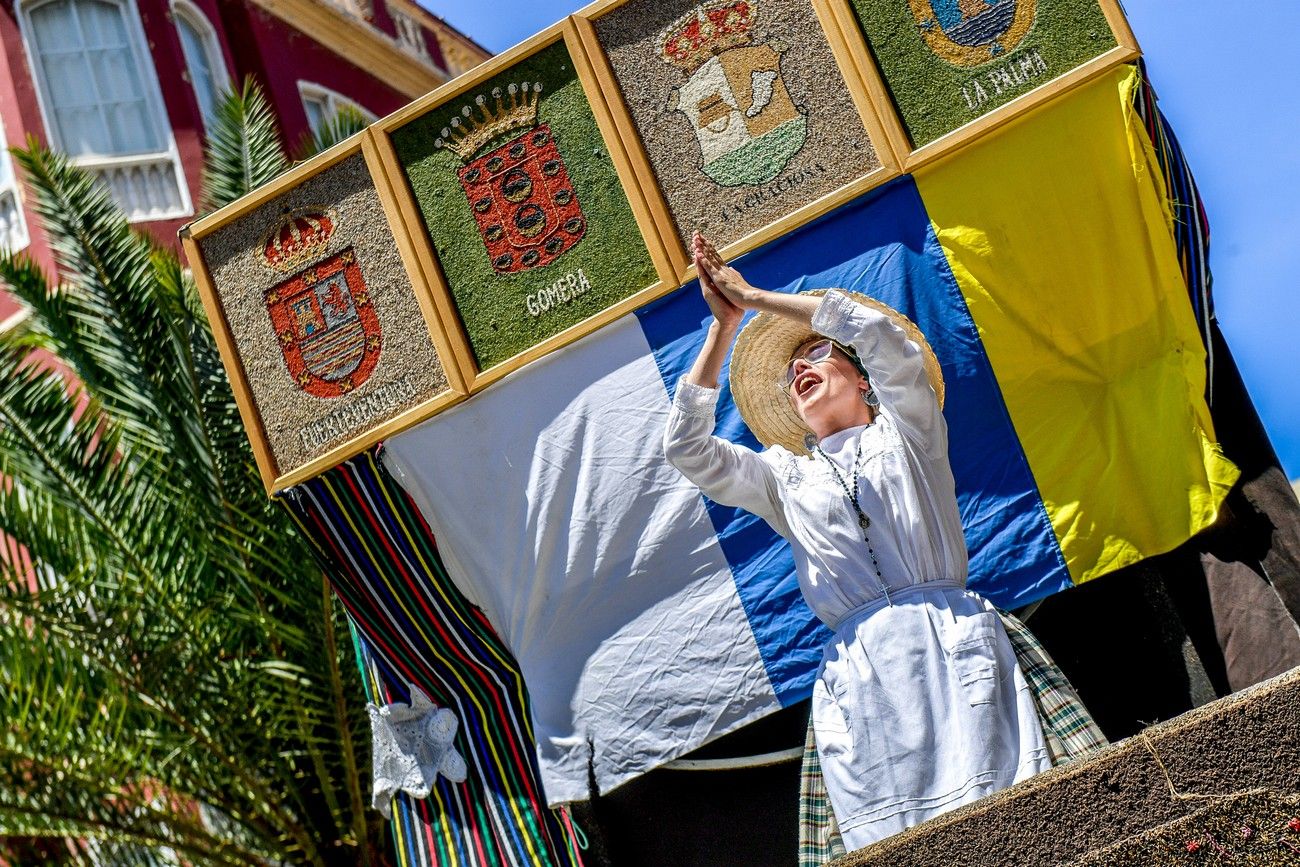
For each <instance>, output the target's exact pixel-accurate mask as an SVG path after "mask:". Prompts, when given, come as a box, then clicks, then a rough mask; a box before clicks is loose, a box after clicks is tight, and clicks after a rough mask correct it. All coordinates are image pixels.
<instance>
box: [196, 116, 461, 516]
mask: <svg viewBox="0 0 1300 867" xmlns="http://www.w3.org/2000/svg"><path fill="white" fill-rule="evenodd" d="M372 139H373V133H371V131H370V130H366V131H364V132H361V133H359V134H357V135H354V136H352V137H351V138H349V139H347V140H345V141H342V142H340V143H339V144H337V145H335V146H334V147H332V148H330V149H329V150H326V151H324V152H322V153H321V154H318V155H317V156H316V157H314V158H312V159H311V160H308V161H307V162H305V163H303V164H302V165H299V166H296V167H294V168H293V169H291V170H290V171H287V172H285V173H284V174H283V175H281V176H279V177H278V178H276V179H275V180H274V181H272V182H270V183H269V184H267V185H266V186H264V187H262V188H260V189H258V190H256V191H255V192H252V193H250V194H248V195H246V196H244V197H243V198H241V199H239V200H238V201H236V202H233V203H231V204H229V205H227V206H226V207H224V208H222V209H220V210H219V211H216V212H214V213H212V214H209V215H208V216H206V217H203V218H202V219H200V220H196V221H195V222H193V223H190V224H188V225H186V226H184V227H183V228H182V229H181V230H180V241H181V246H182V248H183V249H184V251H185V256H186V258H187V259H188V260H189V264H190V267H191V270H192V271H193V273H194V280H195V283H196V284H197V285H198V289H199V295H200V296H201V297H202V299H203V308H204V310H205V311H206V312H207V315H208V320H209V322H211V324H212V331H213V335H214V337H215V338H216V342H217V348H218V350H219V351H220V353H221V360H222V362H223V364H224V365H225V368H226V372H227V374H229V377H230V385H231V388H232V390H233V391H234V395H235V403H236V405H237V406H238V407H239V415H240V418H241V419H242V420H243V422H244V427H245V428H246V429H247V431H248V438H249V441H250V442H251V444H252V447H253V456H254V458H255V459H256V461H257V468H258V471H259V473H260V474H261V476H262V483H263V484H264V485H265V486H266V491H267V493H268V494H271V495H274V494H275V493H276V492H277V491H281V490H284V489H285V488H287V487H290V486H291V485H295V484H298V483H299V482H302V481H305V480H307V479H310V478H313V477H314V476H317V475H319V474H320V473H322V472H324V471H325V470H327V469H329V468H331V467H333V466H336V465H337V464H339V463H342V462H343V461H345V460H347V459H348V458H351V457H353V456H354V455H357V454H359V453H361V452H362V451H365V450H366V449H367V448H369V447H371V446H373V445H375V444H377V443H378V442H380V441H381V440H383V439H384V438H386V437H388V436H391V435H392V434H394V433H397V432H398V431H401V430H405V429H406V428H408V427H410V426H411V425H413V424H415V423H417V422H419V421H422V420H423V419H425V418H428V417H429V416H431V415H434V414H436V413H438V412H440V411H442V410H443V409H446V408H447V407H449V406H452V405H454V404H456V403H459V402H460V401H462V400H464V399H465V397H466V395H467V394H468V389H467V388H466V382H465V377H464V374H463V373H462V371H461V369H460V368H459V366H458V365H457V361H456V357H455V354H454V351H453V347H452V344H451V342H450V341H449V340H448V339H447V335H446V329H445V328H444V327H443V325H442V321H441V319H440V317H439V314H438V311H437V309H436V308H435V306H434V304H433V301H432V299H430V298H429V297H428V295H427V293H424V292H421V291H420V283H421V281H422V279H423V275H422V274H421V273H420V272H419V271H416V270H412V269H410V267H409V265H408V266H407V270H408V275H409V276H410V278H411V284H412V287H413V289H414V294H415V297H416V300H417V302H418V303H419V305H420V311H421V313H422V314H423V316H424V320H425V324H426V326H427V328H428V331H429V337H430V339H431V340H432V343H433V347H434V350H435V352H436V353H437V355H438V357H439V359H440V360H441V361H442V364H443V370H444V372H445V374H446V377H447V384H448V391H446V392H444V393H442V394H439V395H436V396H434V397H433V398H430V399H428V400H425V401H423V402H421V403H419V404H417V405H416V406H413V407H410V408H408V409H406V410H405V411H403V412H401V413H400V414H398V415H396V416H394V417H392V418H390V419H388V420H386V421H384V422H381V423H379V424H377V425H375V426H373V427H369V428H363V429H362V431H361V432H360V433H359V434H356V435H354V436H351V437H349V438H348V439H346V440H344V441H343V442H341V443H340V444H338V445H337V446H334V447H333V448H331V449H329V450H328V451H327V452H325V453H324V454H323V455H321V456H319V457H317V458H314V459H312V460H310V461H308V462H306V463H304V464H302V465H301V466H297V467H291V468H288V469H287V470H286V469H285V468H282V467H280V466H279V465H278V463H277V461H276V458H275V455H274V454H273V452H272V450H271V446H270V441H269V439H268V436H267V432H266V427H265V425H264V424H263V422H262V417H261V415H260V413H259V412H258V408H257V405H256V402H255V400H254V397H253V393H252V389H251V386H250V384H249V380H248V374H247V372H246V370H245V368H244V364H243V362H242V361H241V359H240V356H239V352H238V348H237V346H236V344H235V339H234V334H233V331H232V330H231V327H230V323H229V321H228V320H227V318H226V314H225V310H224V308H223V306H222V303H221V299H220V296H219V295H218V294H217V290H216V287H215V285H214V284H213V282H212V275H211V273H210V271H209V269H208V265H207V263H206V261H205V260H204V257H203V252H202V250H201V248H200V246H199V242H200V241H201V240H202V239H203V238H204V237H206V236H208V235H210V234H212V233H213V232H215V231H217V230H219V229H221V228H222V227H224V226H226V225H229V224H230V223H232V222H233V221H235V220H237V219H239V218H240V217H243V216H244V215H246V214H248V213H250V212H252V211H253V210H255V209H257V208H259V207H261V206H262V205H264V204H266V203H267V202H268V201H270V200H272V199H275V198H277V197H278V196H280V195H283V194H285V193H287V192H289V191H290V190H292V189H294V188H295V187H297V186H299V185H300V184H302V183H303V182H305V181H307V180H308V179H310V178H313V177H315V176H316V175H318V174H319V173H321V172H323V171H324V170H326V169H328V168H330V167H331V166H334V165H336V164H337V163H340V162H342V161H343V160H345V159H347V158H348V157H351V156H354V155H355V154H357V153H362V154H364V158H365V162H366V167H367V169H368V170H369V172H370V177H371V179H372V180H373V181H374V184H375V190H376V192H377V194H378V197H379V200H380V203H381V204H382V205H383V209H384V214H385V217H386V218H387V220H388V223H389V225H390V227H391V228H392V229H393V234H394V237H395V238H396V239H397V242H398V245H399V247H400V246H402V245H403V244H404V240H405V239H404V237H403V235H404V232H403V227H402V224H401V223H400V222H398V221H397V220H396V219H395V215H396V214H397V212H398V209H397V205H396V203H395V202H394V201H393V194H392V189H391V186H390V184H389V181H388V178H387V176H386V175H385V174H384V172H383V171H382V168H381V166H380V163H379V159H378V155H377V153H376V151H375V147H374V144H373V142H372ZM402 260H403V264H404V265H406V264H407V262H408V259H407V257H406V256H405V255H403V257H402Z"/></svg>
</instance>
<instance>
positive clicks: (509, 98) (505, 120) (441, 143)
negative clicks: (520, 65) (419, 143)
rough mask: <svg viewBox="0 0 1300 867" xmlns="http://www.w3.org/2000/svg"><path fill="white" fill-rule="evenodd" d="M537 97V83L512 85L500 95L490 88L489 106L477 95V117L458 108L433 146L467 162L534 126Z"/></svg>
mask: <svg viewBox="0 0 1300 867" xmlns="http://www.w3.org/2000/svg"><path fill="white" fill-rule="evenodd" d="M541 93H542V83H541V82H540V81H534V82H531V83H529V82H527V81H524V82H521V83H519V84H513V83H512V84H509V85H507V86H506V89H505V91H504V92H502V90H501V88H499V87H494V88H492V98H491V103H490V104H489V101H488V97H487V96H486V95H485V94H482V93H480V94H479V95H478V96H476V97H474V105H476V106H478V110H479V113H478V115H475V113H474V111H473V109H471V108H470V107H469V106H468V105H466V106H462V107H461V110H460V114H459V115H456V116H454V117H453V118H452V119H451V122H450V123H449V124H448V125H447V126H444V127H443V128H442V135H441V136H440V137H439V138H437V139H435V140H434V142H433V144H434V146H435V147H440V148H445V149H447V150H449V151H451V152H452V153H454V154H456V156H458V157H460V159H461V161H462V162H469V161H470V160H471V159H473V158H474V154H476V153H478V152H479V151H480V150H482V149H483V146H484V145H486V144H487V143H488V142H490V141H492V140H493V139H495V138H498V137H500V136H504V135H506V134H508V133H512V132H514V131H515V130H517V129H530V128H532V127H533V126H536V125H537V100H538V97H540V96H541Z"/></svg>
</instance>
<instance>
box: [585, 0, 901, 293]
mask: <svg viewBox="0 0 1300 867" xmlns="http://www.w3.org/2000/svg"><path fill="white" fill-rule="evenodd" d="M628 2H631V0H596V2H594V3H592V4H590V5H589V6H585V7H583V8H582V9H580V10H578V11H577V12H575V13H574V14H573V15H572V16H571V17H572V20H573V22H574V26H575V27H576V29H577V31H578V34H579V36H580V38H581V39H582V41H583V44H584V46H585V49H586V52H587V55H588V57H589V59H590V62H591V64H592V67H593V68H594V72H595V77H596V81H597V82H598V83H599V85H600V87H601V90H602V91H603V92H604V94H605V99H606V102H607V104H608V106H609V113H610V117H611V120H612V122H613V124H614V126H615V127H616V129H617V130H618V136H619V137H620V138H621V139H622V141H623V145H624V147H626V148H627V149H628V151H629V152H630V153H631V158H632V160H633V162H634V163H636V164H637V165H639V166H640V168H641V172H640V176H641V177H642V178H644V182H643V185H642V192H643V193H644V195H645V196H646V197H647V198H648V199H649V200H650V202H651V203H652V211H653V212H654V214H655V215H656V217H657V219H658V226H659V231H660V233H661V236H662V238H663V243H664V245H665V247H666V248H667V250H668V255H669V256H670V257H671V258H672V262H673V265H674V268H675V270H676V276H677V279H678V280H679V281H680V282H682V283H686V282H689V281H690V280H693V279H695V276H696V275H695V266H694V265H693V264H691V262H690V257H689V256H688V255H687V252H686V249H685V248H684V247H683V246H682V242H681V240H680V238H679V236H678V233H677V224H676V222H675V221H674V219H673V217H672V214H671V212H670V211H669V209H668V203H667V197H666V196H665V195H664V193H663V191H662V190H660V189H659V186H658V184H657V183H656V180H655V178H656V175H655V174H654V172H653V170H652V169H651V168H650V159H649V156H648V154H647V153H646V151H645V146H644V145H643V144H642V142H641V136H640V134H639V133H638V132H637V129H636V124H635V122H634V121H633V118H632V114H631V112H630V111H629V109H628V107H627V103H626V102H625V101H624V99H623V94H622V91H621V89H620V88H619V86H618V83H617V80H616V79H615V76H614V69H613V67H612V66H611V64H610V62H609V58H608V57H606V56H605V52H604V49H602V48H601V46H600V43H599V40H598V39H597V36H596V30H595V27H594V25H593V23H592V22H593V21H595V20H597V19H599V18H601V17H602V16H603V15H605V14H606V13H608V12H611V11H613V10H614V9H617V8H619V7H621V6H623V5H625V4H626V3H628ZM813 11H814V13H815V14H816V16H817V19H818V21H819V23H820V24H821V26H822V29H823V30H824V31H825V32H826V37H827V42H829V43H830V47H831V52H832V54H833V55H834V56H835V62H836V63H837V65H838V66H839V68H840V73H841V74H842V75H843V77H844V83H845V85H846V87H847V88H848V91H849V95H850V97H851V98H852V100H853V105H854V108H856V109H857V112H858V117H859V119H860V120H861V121H862V125H863V127H864V129H865V132H866V133H867V135H868V137H869V138H870V140H871V144H872V147H873V148H874V149H875V151H876V156H877V158H878V159H879V160H880V167H879V168H877V169H874V170H873V171H871V172H869V173H867V174H865V175H863V176H861V177H859V178H857V179H855V180H853V181H850V182H849V183H847V184H845V185H844V186H842V187H839V188H838V189H835V190H832V191H831V192H829V193H826V194H825V195H823V196H821V197H820V198H818V199H815V200H813V201H811V202H809V203H808V204H806V205H803V206H801V207H800V208H798V209H796V210H794V211H792V212H791V213H789V214H786V215H785V216H784V217H781V218H780V219H778V220H776V221H775V222H772V223H769V224H768V225H766V226H764V227H762V228H761V229H758V230H756V231H753V232H751V233H749V234H748V235H745V236H743V237H741V238H738V239H737V240H735V241H733V242H731V243H729V244H727V245H726V246H725V247H723V248H722V249H721V250H719V251H718V252H719V254H720V255H721V256H722V258H723V259H726V260H731V259H735V258H737V257H739V256H742V255H744V254H745V253H748V252H749V251H750V250H754V249H756V248H758V247H761V246H763V245H764V244H767V243H768V242H770V241H773V240H775V239H776V238H779V237H780V236H782V235H784V234H786V233H787V232H790V231H791V230H793V229H796V228H798V227H800V226H802V225H804V224H806V223H810V222H812V221H813V220H815V219H817V218H818V217H820V216H822V215H823V214H826V213H829V212H830V211H832V210H834V209H835V208H837V207H839V206H840V205H843V204H845V203H846V202H849V201H851V200H853V199H856V198H858V197H859V196H861V195H863V194H864V193H866V192H867V191H868V190H871V189H873V188H875V187H878V186H880V185H882V184H884V183H886V182H887V181H890V180H892V179H894V178H896V177H898V176H899V175H900V174H902V171H903V170H902V163H901V161H900V160H899V158H898V155H897V153H896V151H895V148H894V144H893V139H892V137H891V136H890V132H889V129H888V127H887V125H886V124H885V122H884V121H883V120H882V116H881V113H880V111H879V107H878V105H877V101H876V100H875V99H873V97H872V96H871V94H870V92H869V91H868V89H867V87H866V86H865V84H864V82H863V77H862V76H861V75H860V74H859V72H858V68H857V66H856V65H855V63H854V61H853V57H852V55H851V54H850V53H849V51H848V49H847V48H846V47H845V45H844V40H843V39H842V38H840V37H839V36H838V33H837V32H836V31H838V27H839V21H838V19H836V18H832V17H830V16H828V15H826V14H825V13H824V12H823V10H822V9H821V8H820V7H819V6H818V4H817V3H816V2H813ZM832 28H834V29H832ZM886 106H887V108H888V109H889V110H890V111H892V105H889V104H888V103H886Z"/></svg>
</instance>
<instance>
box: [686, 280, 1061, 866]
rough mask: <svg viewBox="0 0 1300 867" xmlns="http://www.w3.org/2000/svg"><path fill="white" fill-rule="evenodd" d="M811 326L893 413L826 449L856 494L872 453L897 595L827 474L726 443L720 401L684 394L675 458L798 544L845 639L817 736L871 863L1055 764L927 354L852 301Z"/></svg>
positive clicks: (826, 658) (816, 713)
mask: <svg viewBox="0 0 1300 867" xmlns="http://www.w3.org/2000/svg"><path fill="white" fill-rule="evenodd" d="M812 325H813V328H814V329H815V330H816V331H817V332H819V333H821V334H823V335H825V336H827V337H830V338H832V339H834V340H836V341H838V342H840V343H842V344H844V345H848V346H852V347H854V349H855V350H856V351H857V353H858V356H859V358H861V359H862V361H863V365H864V366H865V367H866V369H867V372H868V373H869V374H870V377H871V382H872V385H873V387H874V388H875V390H876V394H877V395H879V397H880V411H879V413H878V414H877V417H876V421H875V422H874V423H873V424H870V425H865V426H861V427H855V428H849V429H847V430H843V431H839V432H838V433H835V434H833V435H831V436H829V437H826V438H825V439H823V440H822V442H821V447H822V450H823V451H824V452H825V454H826V455H827V456H828V457H829V458H830V460H832V461H834V462H835V463H836V465H837V466H838V467H839V471H840V474H841V476H842V477H843V478H844V479H845V480H846V481H847V482H848V484H849V486H850V487H852V481H851V479H850V478H849V476H850V473H851V472H852V467H853V463H854V455H855V451H856V449H857V445H858V442H859V441H861V443H862V462H861V475H860V476H859V479H858V491H859V493H858V502H859V504H860V505H861V507H862V510H863V511H864V512H865V513H866V514H867V515H868V516H869V517H870V519H871V526H870V528H869V529H868V530H867V533H868V535H869V536H870V539H871V544H872V547H873V548H874V550H875V553H876V559H877V561H878V562H879V564H880V572H881V574H882V576H883V579H884V585H885V586H884V587H882V586H881V582H880V581H879V579H877V577H876V573H875V569H874V567H873V566H872V564H871V559H870V556H869V554H868V551H867V544H866V543H865V542H864V541H863V537H862V530H861V528H860V527H859V524H858V519H857V515H856V513H855V512H854V511H853V507H852V505H851V503H850V501H849V499H848V497H847V495H846V494H845V492H844V490H843V489H842V488H841V487H840V486H839V484H838V483H837V482H836V480H835V478H834V476H833V475H832V474H831V471H830V468H829V467H828V466H827V465H826V462H825V461H823V460H821V459H820V458H817V459H814V458H809V457H801V456H796V455H794V454H793V453H791V452H790V451H789V450H787V449H785V448H782V447H781V446H772V447H771V448H769V449H766V450H765V451H763V452H761V453H759V452H754V451H752V450H750V449H747V448H745V447H743V446H738V445H736V444H734V443H731V442H728V441H726V440H723V439H720V438H718V437H714V436H713V435H712V433H713V427H714V405H715V403H716V401H717V390H716V389H707V388H702V387H700V386H697V385H693V384H691V383H688V382H685V381H682V382H681V383H679V385H678V388H677V395H676V399H675V405H674V408H673V411H672V413H671V414H670V416H669V420H668V427H667V430H666V431H665V435H664V448H665V452H666V453H667V456H668V460H669V461H670V462H671V463H672V464H673V466H675V467H677V469H679V470H680V471H681V472H682V473H683V474H684V475H685V476H686V477H687V478H689V479H690V480H691V481H692V482H694V483H695V484H697V485H699V487H700V489H701V490H703V492H704V493H705V494H706V495H707V496H709V497H711V498H712V499H714V500H715V501H717V502H719V503H722V504H724V505H729V506H739V507H741V508H744V509H747V510H749V511H751V512H753V513H755V514H757V515H759V516H760V517H762V518H763V519H764V520H766V521H767V522H768V523H769V524H770V525H771V526H772V527H773V529H775V530H776V532H778V533H780V534H781V535H782V536H784V537H785V538H786V539H788V540H789V542H790V545H791V547H792V549H793V551H794V559H795V566H796V569H797V572H798V579H799V586H800V589H801V590H802V591H803V596H804V598H805V599H806V600H807V602H808V605H809V606H810V607H811V608H812V610H813V611H814V612H815V613H816V614H817V616H818V617H820V618H821V619H822V621H824V622H825V623H826V624H827V625H828V626H829V627H830V628H831V629H832V630H834V632H835V635H834V637H833V638H832V639H831V641H830V642H829V643H828V644H827V645H826V647H825V649H824V651H823V656H822V665H821V668H820V670H819V672H818V674H817V680H816V682H815V683H814V686H813V699H812V716H813V730H814V735H815V737H816V741H817V750H818V753H819V754H820V757H821V763H822V771H823V773H824V775H825V778H826V788H827V791H828V793H829V795H830V800H831V806H832V807H833V808H834V811H835V816H836V819H837V820H838V822H839V826H840V830H841V832H842V833H843V835H844V840H845V843H846V845H848V846H849V847H850V848H853V849H858V848H861V847H863V846H866V845H867V844H869V843H872V842H874V841H876V840H879V839H881V838H883V837H886V836H889V835H890V834H894V833H897V832H898V831H901V830H903V829H904V828H907V827H910V826H912V825H915V824H917V823H918V822H922V821H924V820H925V819H928V818H930V817H932V816H935V815H937V814H939V813H942V812H944V811H946V810H950V809H953V808H954V807H957V806H960V805H962V804H966V803H969V802H971V801H974V800H976V799H977V798H980V797H983V796H984V795H987V794H990V793H992V792H994V791H997V790H998V789H1001V788H1004V787H1006V786H1009V785H1011V784H1012V783H1013V782H1018V781H1020V780H1023V779H1025V778H1027V777H1030V776H1032V775H1034V774H1036V773H1038V772H1039V771H1043V770H1046V769H1047V768H1048V767H1049V765H1050V762H1049V760H1048V757H1047V751H1046V749H1045V747H1044V745H1043V735H1042V730H1041V728H1040V727H1039V723H1038V717H1037V715H1036V713H1035V710H1034V705H1033V701H1032V698H1031V695H1030V691H1029V687H1028V685H1027V684H1026V682H1025V679H1024V676H1023V674H1022V673H1021V671H1020V669H1019V668H1018V667H1017V666H1016V662H1015V657H1014V653H1013V651H1012V649H1011V645H1010V643H1009V641H1008V639H1007V637H1006V633H1005V631H1004V630H1003V628H1002V625H1001V622H1000V620H999V619H998V615H997V613H996V612H995V611H994V609H993V607H992V606H991V605H990V604H989V603H988V602H987V601H986V600H985V599H983V598H982V597H980V596H977V595H976V594H974V593H971V592H968V591H967V590H965V583H966V572H967V555H966V545H965V540H964V537H963V534H962V527H961V518H960V516H959V514H958V511H957V500H956V494H955V492H954V482H953V476H952V469H951V467H950V466H949V464H948V435H947V426H946V424H945V422H944V419H943V415H942V413H941V412H940V410H939V406H938V402H937V400H936V399H935V395H934V391H933V390H932V389H931V388H930V385H929V381H928V380H927V378H926V374H925V369H924V362H923V357H922V353H921V349H920V347H919V346H917V345H916V344H915V343H913V342H912V341H910V340H909V339H908V338H907V336H906V334H905V333H904V332H903V331H902V329H900V328H899V327H898V326H896V325H895V324H894V323H893V322H892V321H890V319H889V318H888V317H886V316H884V315H883V314H881V313H879V312H877V311H875V310H873V309H871V308H868V307H864V306H862V305H859V304H857V303H855V302H854V301H852V300H851V299H850V298H848V297H847V296H845V295H844V294H842V293H838V292H833V291H832V292H828V293H827V294H826V295H825V297H824V299H823V301H822V302H821V304H820V305H819V307H818V309H817V313H816V315H815V316H814V317H813V321H812ZM775 387H776V386H775V385H773V388H775ZM886 590H887V593H886Z"/></svg>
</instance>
